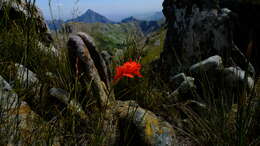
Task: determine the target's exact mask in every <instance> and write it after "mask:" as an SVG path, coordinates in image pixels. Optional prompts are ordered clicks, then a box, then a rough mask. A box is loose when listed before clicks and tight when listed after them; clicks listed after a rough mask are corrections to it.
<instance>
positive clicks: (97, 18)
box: [68, 9, 113, 23]
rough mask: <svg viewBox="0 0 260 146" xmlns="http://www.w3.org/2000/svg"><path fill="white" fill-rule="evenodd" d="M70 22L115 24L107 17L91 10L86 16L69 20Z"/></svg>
mask: <svg viewBox="0 0 260 146" xmlns="http://www.w3.org/2000/svg"><path fill="white" fill-rule="evenodd" d="M68 22H85V23H96V22H99V23H113V22H112V21H111V20H109V19H108V18H106V17H105V16H103V15H101V14H99V13H97V12H95V11H93V10H91V9H88V10H87V11H86V12H85V13H84V14H82V15H81V16H79V17H77V18H75V19H71V20H68Z"/></svg>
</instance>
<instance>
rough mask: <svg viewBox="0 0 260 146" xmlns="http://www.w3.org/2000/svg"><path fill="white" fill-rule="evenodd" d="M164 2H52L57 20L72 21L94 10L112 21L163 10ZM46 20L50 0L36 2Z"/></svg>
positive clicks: (110, 0)
mask: <svg viewBox="0 0 260 146" xmlns="http://www.w3.org/2000/svg"><path fill="white" fill-rule="evenodd" d="M162 2H163V0H51V6H52V12H53V15H54V18H55V19H58V18H61V19H70V18H72V17H75V16H78V15H80V14H82V13H84V12H85V11H86V10H87V9H92V10H94V11H96V12H98V13H100V14H102V15H104V16H106V17H108V18H110V19H112V20H120V19H122V18H124V17H128V16H132V15H141V14H145V13H151V12H156V11H161V10H162ZM36 4H37V5H38V7H40V9H41V10H42V11H43V14H44V16H45V18H47V19H50V8H49V0H36Z"/></svg>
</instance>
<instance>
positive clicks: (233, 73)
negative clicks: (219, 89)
mask: <svg viewBox="0 0 260 146" xmlns="http://www.w3.org/2000/svg"><path fill="white" fill-rule="evenodd" d="M223 78H224V80H225V85H226V86H229V87H237V86H239V85H240V86H241V85H245V88H247V89H249V90H250V91H252V89H253V88H254V80H253V78H252V77H251V76H250V75H249V74H248V73H247V74H246V72H245V71H244V70H241V69H240V68H237V67H228V68H225V69H224V70H223ZM242 88H243V87H242Z"/></svg>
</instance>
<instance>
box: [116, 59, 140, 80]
mask: <svg viewBox="0 0 260 146" xmlns="http://www.w3.org/2000/svg"><path fill="white" fill-rule="evenodd" d="M140 69H141V64H140V63H137V62H135V61H132V60H130V61H128V62H126V63H124V64H123V65H122V66H119V67H117V68H116V75H115V77H114V80H115V81H117V80H119V79H121V78H122V77H124V76H125V77H129V78H134V76H138V77H143V76H142V75H141V74H140Z"/></svg>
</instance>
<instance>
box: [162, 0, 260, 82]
mask: <svg viewBox="0 0 260 146" xmlns="http://www.w3.org/2000/svg"><path fill="white" fill-rule="evenodd" d="M232 2H233V3H232ZM248 5H250V6H252V8H254V10H250V9H248V7H246V6H248ZM259 6H260V5H258V4H254V3H251V4H250V3H244V2H243V1H232V0H214V1H209V0H193V1H183V0H165V1H164V3H163V12H164V15H165V16H166V20H167V23H168V32H167V36H166V40H165V46H164V51H163V53H162V54H161V58H160V61H159V66H160V67H159V68H160V70H161V73H162V74H163V77H164V78H165V79H166V80H168V79H169V77H171V76H174V75H176V74H178V73H179V72H186V71H188V69H189V67H190V66H191V65H193V64H195V63H197V62H199V61H201V60H204V59H206V58H208V57H211V56H213V55H219V56H221V57H222V59H223V64H224V66H239V67H240V68H241V69H242V70H246V71H248V72H249V73H250V75H251V76H252V77H254V75H255V71H254V68H253V66H252V65H251V63H250V62H249V60H250V61H251V62H252V64H253V65H254V67H255V68H256V73H257V74H258V73H259V66H260V65H259V63H258V62H259V57H256V56H259V53H257V52H259V51H258V50H259V45H258V43H257V42H259V41H258V39H259V37H258V38H257V37H256V36H257V35H259V34H260V33H259V25H258V26H256V24H258V22H257V21H256V19H257V18H258V17H257V15H259V10H257V9H256V8H257V7H259ZM239 8H240V9H239ZM247 10H248V11H247ZM255 13H257V14H255ZM251 14H252V15H253V16H256V17H251V16H250V17H249V18H246V17H245V15H251ZM241 19H245V20H246V19H248V20H250V21H243V22H241V21H242V20H241ZM253 22H255V23H256V24H253ZM239 24H243V25H240V26H238V25H239ZM247 29H248V30H251V31H252V32H251V33H252V34H250V33H249V32H247V31H246V30H247ZM242 31H243V32H242ZM257 32H258V33H257ZM243 33H245V35H243ZM245 37H246V38H245ZM242 44H243V45H242ZM245 50H247V51H249V52H255V53H252V54H251V55H249V54H243V52H246V51H245ZM247 57H248V58H249V60H248V59H247Z"/></svg>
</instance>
